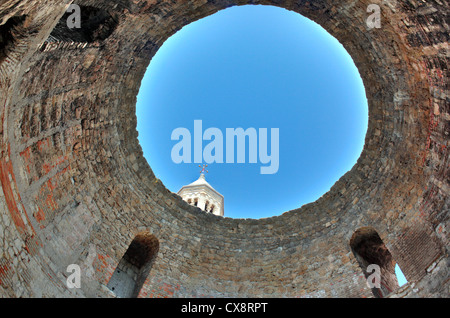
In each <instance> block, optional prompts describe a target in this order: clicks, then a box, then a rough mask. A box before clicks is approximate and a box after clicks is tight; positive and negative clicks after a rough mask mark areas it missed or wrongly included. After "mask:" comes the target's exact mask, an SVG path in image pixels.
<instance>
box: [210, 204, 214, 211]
mask: <svg viewBox="0 0 450 318" xmlns="http://www.w3.org/2000/svg"><path fill="white" fill-rule="evenodd" d="M209 212H211V213H213V212H214V204H213V205H211V209H210V210H209Z"/></svg>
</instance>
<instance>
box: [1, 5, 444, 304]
mask: <svg viewBox="0 0 450 318" xmlns="http://www.w3.org/2000/svg"><path fill="white" fill-rule="evenodd" d="M70 3H71V1H56V0H48V1H35V0H30V1H23V0H6V1H1V3H0V36H1V38H0V121H1V125H0V180H1V191H0V296H2V297H115V296H117V295H115V294H114V293H113V291H111V289H110V288H108V283H109V282H110V280H111V278H112V277H113V275H114V272H115V270H116V268H118V265H119V263H121V261H122V260H123V262H122V263H121V264H125V265H123V266H122V265H121V266H119V269H120V268H121V267H123V268H125V269H126V268H133V271H134V272H133V274H132V275H131V274H130V275H128V276H129V277H131V276H133V277H135V278H134V279H135V281H134V283H133V284H135V285H134V287H133V288H134V291H133V293H137V295H138V296H139V297H202V296H204V297H225V296H226V297H378V296H379V295H377V294H376V293H375V292H373V291H372V290H371V289H370V288H369V287H368V286H367V284H366V279H365V275H366V274H367V273H365V272H364V268H363V267H364V266H365V265H361V264H364V260H368V259H369V258H368V256H367V255H366V254H367V253H369V252H370V251H372V250H379V249H381V250H382V251H383V253H384V254H382V255H384V256H379V257H378V258H377V257H375V259H382V261H383V262H384V263H385V264H386V266H385V267H383V268H385V269H386V270H387V271H389V270H390V268H391V267H392V262H393V261H394V262H395V263H397V264H399V265H400V267H401V269H402V271H403V273H404V274H405V276H406V278H407V280H408V284H407V285H406V286H403V287H401V288H400V289H398V288H397V289H396V288H395V287H392V286H395V282H393V283H392V282H391V281H389V282H386V286H385V287H384V294H383V296H388V297H448V295H449V283H448V279H449V259H448V247H449V240H448V229H449V218H448V211H449V209H450V204H449V202H450V200H449V194H450V184H449V180H450V175H449V135H448V134H449V131H450V110H449V96H448V75H449V74H448V34H449V27H448V25H447V21H448V17H447V15H446V13H447V12H449V7H448V6H449V5H448V2H447V1H441V0H404V1H400V0H386V1H378V0H341V1H331V0H315V1H312V0H309V1H304V0H273V1H258V0H256V1H250V0H248V1H228V0H215V1H207V0H148V1H138V0H117V1H106V0H99V1H90V0H89V1H88V0H86V1H77V2H75V3H76V4H78V5H79V6H80V8H81V12H82V15H83V16H82V23H83V21H84V22H85V28H84V29H83V28H82V29H80V30H74V31H71V30H67V29H64V21H65V20H64V19H66V18H67V16H68V14H67V13H66V9H67V7H68V5H69V4H70ZM371 3H375V4H379V5H380V8H381V28H379V29H378V28H374V29H369V28H368V26H367V24H366V19H367V17H368V16H369V15H370V13H367V6H368V5H369V4H371ZM244 4H255V5H259V4H264V5H275V6H279V7H282V8H285V9H288V10H293V11H295V12H298V13H299V14H302V15H304V16H306V17H308V18H310V19H311V20H313V21H315V22H317V23H318V24H320V25H321V26H322V27H323V28H324V29H326V30H327V31H328V32H329V33H330V34H331V35H333V36H334V37H336V38H337V39H338V40H339V41H340V42H341V43H342V44H343V45H344V47H345V48H346V49H347V51H348V52H349V54H350V55H351V56H352V58H353V60H354V62H355V64H356V66H357V67H358V69H359V72H360V74H361V77H362V79H363V82H364V85H365V88H366V96H367V99H368V105H369V127H368V131H367V137H366V143H365V147H364V150H363V152H362V154H361V157H360V158H359V160H358V162H357V163H356V165H355V166H354V167H353V168H352V170H351V171H349V172H348V173H347V174H345V175H344V176H343V177H342V178H341V179H340V180H339V181H338V182H337V183H336V184H335V185H334V186H333V187H332V189H331V190H330V191H329V192H328V193H326V194H325V195H324V196H323V197H321V198H320V199H319V200H317V201H316V202H314V203H311V204H308V205H305V206H302V207H299V208H298V209H297V210H293V211H287V212H286V213H284V214H282V215H280V216H276V217H271V218H265V219H257V220H256V219H255V220H254V219H231V218H226V217H225V218H224V217H220V216H215V215H212V214H207V213H204V212H203V211H201V210H200V209H198V208H196V207H193V206H190V205H188V204H187V203H186V202H184V201H182V200H181V198H180V197H179V196H177V195H176V194H173V193H171V192H170V191H168V190H167V189H166V188H165V187H164V185H163V183H162V182H161V181H160V180H158V179H157V178H155V176H154V174H153V172H152V170H151V167H149V165H148V164H147V162H146V160H145V159H144V157H143V154H142V150H141V147H140V145H139V143H138V139H137V131H136V115H135V113H136V111H135V105H136V95H137V93H138V90H139V87H140V82H141V79H142V77H143V75H144V72H145V70H146V67H147V65H148V64H149V63H150V60H151V58H152V56H153V55H154V54H155V52H156V51H157V50H158V48H159V47H160V46H161V45H162V44H163V42H164V41H165V40H166V39H167V38H168V37H170V36H171V35H172V34H174V33H175V32H176V31H177V30H179V29H180V28H182V27H183V26H185V25H187V24H189V23H191V22H193V21H195V20H198V19H200V18H203V17H206V16H208V15H211V14H213V13H215V12H217V11H219V10H221V9H224V8H227V7H230V6H233V5H244ZM61 19H63V21H61ZM271 45H273V43H272V44H271ZM174 93H176V92H174ZM367 228H368V229H370V231H368V232H367V233H376V235H375V234H370V235H366V236H364V237H361V238H356V239H355V237H354V234H355V233H356V235H358V233H360V232H361V231H360V232H357V231H358V230H359V229H367ZM363 232H364V231H362V232H361V233H363ZM352 238H353V240H352ZM351 241H352V242H357V243H358V246H356V245H357V244H356V243H355V246H356V247H355V246H353V247H352V246H351ZM132 242H135V243H133V244H132ZM136 242H138V243H139V244H138V243H136ZM361 244H363V245H362V247H361ZM364 244H366V245H364ZM130 246H132V248H131V250H132V254H128V253H127V251H128V250H129V248H130ZM156 247H157V248H156ZM375 247H377V248H375ZM378 247H379V248H378ZM139 248H141V249H142V250H143V251H144V252H145V253H147V254H143V255H145V259H141V260H139V261H131V260H132V259H135V258H136V255H138V254H139V255H140V253H138V252H136V249H139ZM368 251H369V252H368ZM358 253H360V254H361V255H359V254H358ZM364 253H365V254H364ZM374 253H377V252H374ZM358 255H359V256H358ZM125 256H126V257H125ZM142 257H144V256H142ZM127 262H128V263H127ZM133 262H134V263H133ZM69 264H78V265H79V266H80V268H81V288H79V289H77V288H73V289H70V288H68V287H67V285H66V280H67V278H68V277H69V275H70V274H71V273H70V272H67V271H66V269H67V266H68V265H69ZM130 273H131V272H130ZM136 277H138V278H136ZM113 278H114V279H113V281H115V279H119V280H120V277H118V278H117V277H116V276H114V277H113ZM127 279H128V278H127ZM130 286H131V285H130ZM130 288H131V287H130ZM386 288H387V289H386ZM131 289H132V288H131ZM131 289H130V291H128V292H127V293H129V294H130V295H131V294H132V293H131Z"/></svg>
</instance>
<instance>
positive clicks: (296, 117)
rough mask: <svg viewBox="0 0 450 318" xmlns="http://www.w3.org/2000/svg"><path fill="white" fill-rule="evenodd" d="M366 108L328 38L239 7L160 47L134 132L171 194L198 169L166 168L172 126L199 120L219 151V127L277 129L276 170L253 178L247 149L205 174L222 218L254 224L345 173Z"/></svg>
mask: <svg viewBox="0 0 450 318" xmlns="http://www.w3.org/2000/svg"><path fill="white" fill-rule="evenodd" d="M367 111H368V107H367V100H366V97H365V92H364V86H363V83H362V80H361V78H360V76H359V73H358V70H357V69H356V67H355V65H354V63H353V61H352V59H351V57H350V56H349V55H348V53H347V52H346V51H345V49H344V48H343V46H342V45H341V44H340V43H339V42H338V41H337V40H336V39H335V38H333V37H332V36H331V35H329V34H328V33H327V32H326V31H325V30H324V29H322V28H321V27H320V26H319V25H317V24H316V23H314V22H312V21H310V20H308V19H307V18H305V17H303V16H301V15H299V14H297V13H294V12H290V11H287V10H285V9H280V8H276V7H269V6H240V7H231V8H228V9H225V10H222V11H220V12H218V13H216V14H213V15H211V16H209V17H206V18H204V19H201V20H199V21H196V22H194V23H191V24H189V25H187V26H185V27H184V28H183V29H181V30H180V31H178V32H177V33H176V34H175V35H173V36H172V37H170V38H169V39H168V40H167V41H166V42H165V43H164V44H163V46H162V47H161V48H160V49H159V50H158V52H157V53H156V55H155V56H154V57H153V59H152V61H151V62H150V65H149V67H148V69H147V72H146V74H145V77H144V79H143V82H142V84H141V88H140V91H139V95H138V102H137V118H138V127H137V128H138V132H139V142H140V144H141V146H142V148H143V151H144V156H145V157H146V159H147V161H148V162H149V164H150V166H151V167H152V169H153V171H154V173H155V175H156V176H157V177H158V178H159V179H161V181H162V182H163V183H164V185H165V186H166V187H167V188H168V189H169V190H170V191H173V192H177V191H178V190H179V189H180V188H181V187H182V186H183V185H185V184H188V183H191V182H193V181H195V180H196V179H197V178H198V177H199V172H200V168H199V167H198V165H199V163H180V164H176V163H174V162H173V160H172V158H171V151H172V148H173V147H174V146H175V144H177V142H178V141H174V140H171V134H172V131H173V130H174V129H176V128H178V127H184V128H187V129H188V130H189V131H190V132H191V134H192V135H193V134H194V120H202V125H203V131H205V130H206V129H207V128H210V127H215V128H218V129H220V130H221V131H222V132H223V135H224V140H223V142H224V145H225V131H226V128H238V127H242V128H243V129H247V128H249V127H253V128H255V129H256V130H258V129H259V128H267V129H268V131H269V132H270V128H279V169H278V171H277V173H275V174H261V173H260V167H261V166H262V165H263V164H262V163H261V162H260V160H259V159H258V162H257V163H248V152H247V157H246V158H247V161H246V163H211V164H208V168H207V169H208V171H209V173H207V174H206V179H207V181H208V182H209V183H210V184H211V185H212V186H213V187H214V188H215V189H216V190H217V191H219V192H220V193H222V194H223V195H224V197H225V216H226V217H232V218H254V219H259V218H264V217H270V216H275V215H280V214H282V213H283V212H286V211H289V210H292V209H296V208H299V207H301V206H302V205H304V204H307V203H310V202H313V201H315V200H317V199H318V198H319V197H321V196H322V195H323V194H324V193H326V192H327V191H328V190H329V189H330V188H331V186H332V185H333V184H334V183H335V182H336V181H337V180H338V179H339V178H340V177H341V176H343V175H344V174H345V172H347V171H348V170H350V169H351V168H352V167H353V165H354V164H355V163H356V160H357V159H358V157H359V156H360V153H361V151H362V148H363V145H364V138H365V134H366V131H367V122H368V114H367ZM192 137H193V136H192ZM258 137H259V136H258ZM270 141H271V136H270V134H269V144H270ZM207 144H208V141H204V142H203V147H205V146H206V145H207ZM247 151H248V148H247ZM224 156H225V148H224ZM192 159H193V155H192Z"/></svg>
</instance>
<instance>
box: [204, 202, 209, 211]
mask: <svg viewBox="0 0 450 318" xmlns="http://www.w3.org/2000/svg"><path fill="white" fill-rule="evenodd" d="M209 208H210V206H209V201H208V200H206V202H205V211H206V212H209Z"/></svg>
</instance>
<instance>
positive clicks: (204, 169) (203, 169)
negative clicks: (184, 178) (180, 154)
mask: <svg viewBox="0 0 450 318" xmlns="http://www.w3.org/2000/svg"><path fill="white" fill-rule="evenodd" d="M198 166H199V167H200V168H202V170H201V171H200V173H204V172H205V171H206V172H208V170H206V167H207V166H208V165H203V167H202V166H200V165H198Z"/></svg>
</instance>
